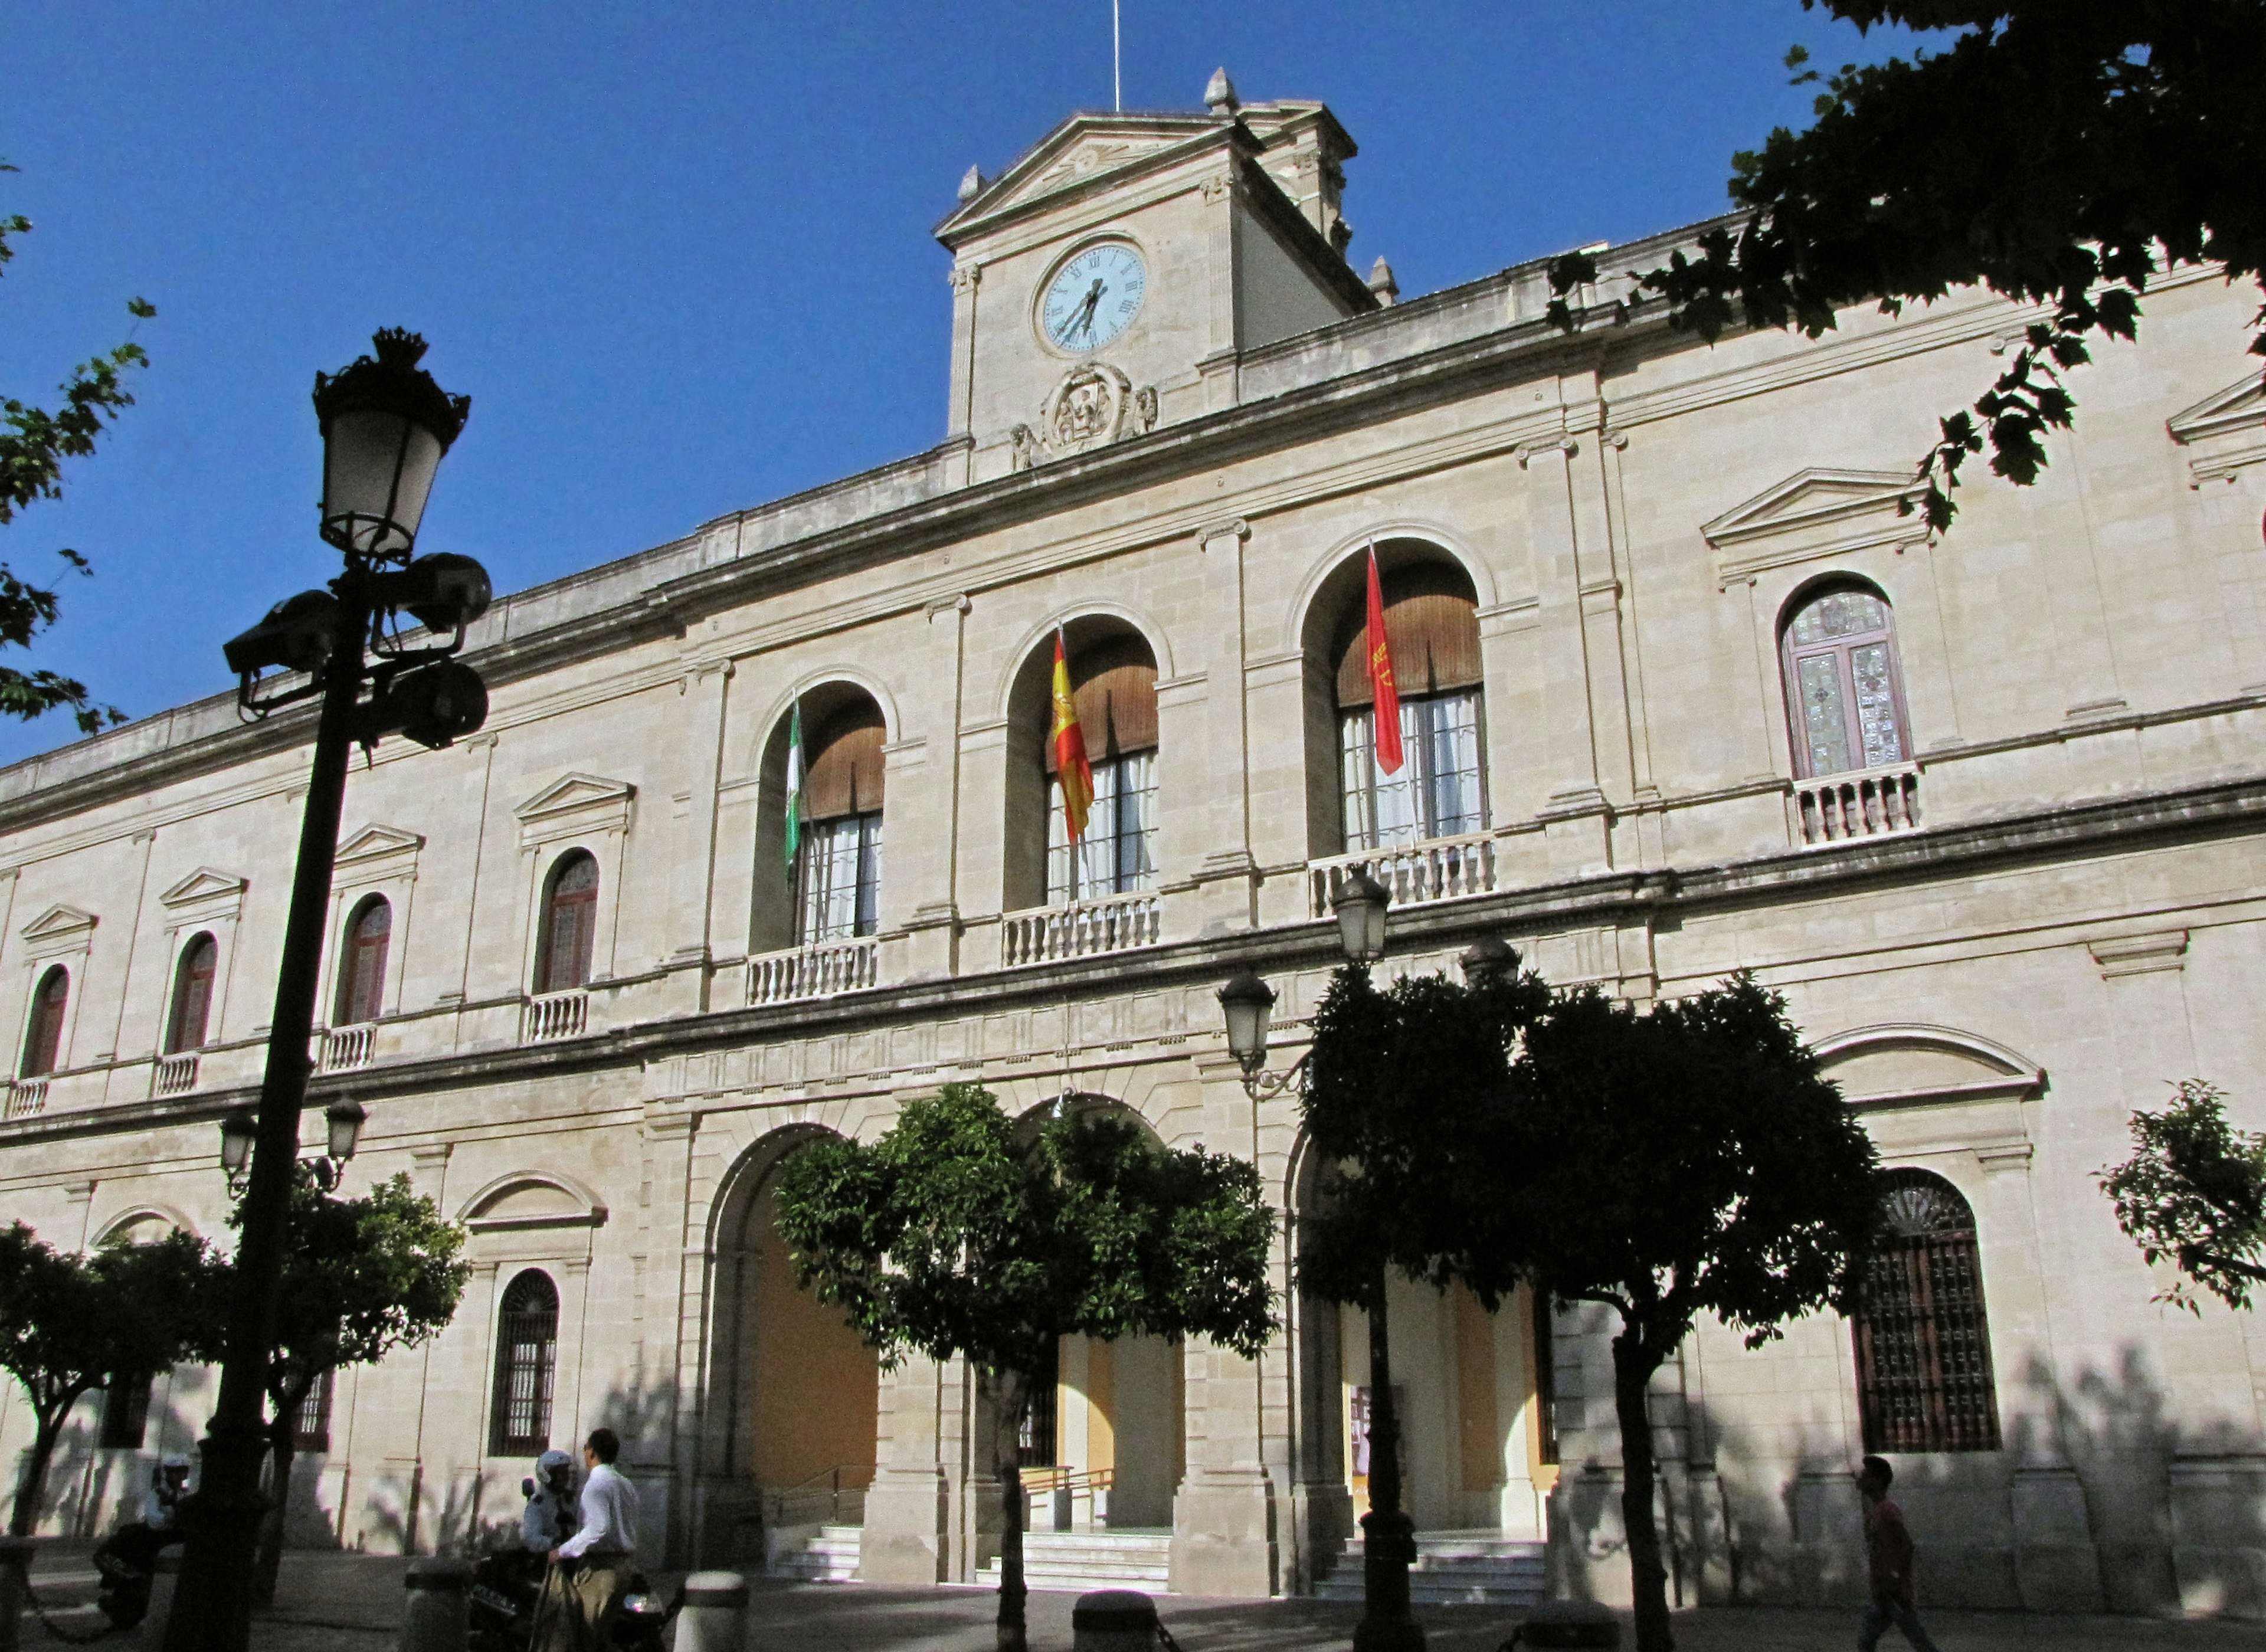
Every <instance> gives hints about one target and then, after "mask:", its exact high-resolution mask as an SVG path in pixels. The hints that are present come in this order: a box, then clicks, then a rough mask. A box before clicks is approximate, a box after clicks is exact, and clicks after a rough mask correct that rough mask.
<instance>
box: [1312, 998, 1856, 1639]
mask: <svg viewBox="0 0 2266 1652" xmlns="http://www.w3.org/2000/svg"><path fill="white" fill-rule="evenodd" d="M1311 1061H1312V1068H1311V1071H1312V1078H1311V1080H1310V1084H1309V1091H1308V1102H1307V1118H1308V1124H1309V1129H1310V1131H1311V1132H1312V1139H1313V1143H1314V1145H1315V1147H1316V1148H1317V1149H1318V1150H1320V1151H1326V1152H1327V1153H1328V1154H1330V1155H1331V1156H1332V1157H1334V1158H1338V1159H1342V1160H1345V1161H1347V1162H1346V1163H1345V1164H1344V1166H1343V1168H1342V1169H1341V1172H1340V1173H1338V1174H1337V1175H1336V1176H1335V1177H1334V1179H1333V1181H1332V1182H1331V1183H1330V1185H1329V1188H1328V1197H1327V1199H1326V1201H1325V1207H1324V1209H1323V1210H1322V1211H1321V1212H1319V1213H1318V1216H1317V1217H1315V1218H1307V1217H1302V1219H1301V1223H1300V1236H1301V1244H1300V1262H1299V1280H1300V1284H1301V1287H1302V1288H1303V1289H1306V1290H1316V1291H1319V1293H1321V1294H1325V1295H1328V1296H1331V1297H1334V1298H1335V1299H1337V1300H1340V1301H1349V1302H1360V1301H1363V1293H1362V1291H1361V1283H1362V1280H1363V1277H1364V1274H1363V1269H1364V1268H1375V1267H1376V1265H1377V1263H1378V1261H1380V1260H1381V1261H1386V1262H1389V1263H1390V1264H1391V1265H1392V1266H1393V1267H1395V1268H1400V1270H1401V1271H1402V1272H1404V1273H1406V1274H1407V1275H1409V1276H1412V1277H1416V1278H1421V1279H1428V1280H1429V1281H1430V1282H1431V1283H1434V1284H1436V1285H1439V1286H1443V1287H1444V1286H1446V1285H1448V1284H1450V1283H1463V1284H1464V1285H1466V1286H1467V1287H1468V1288H1470V1289H1471V1290H1473V1292H1475V1293H1476V1294H1477V1295H1478V1296H1479V1297H1480V1300H1481V1301H1482V1302H1484V1303H1485V1304H1486V1305H1488V1307H1489V1308H1490V1309H1493V1308H1495V1307H1496V1306H1497V1305H1499V1304H1500V1303H1501V1302H1502V1299H1503V1297H1505V1296H1507V1295H1508V1294H1509V1292H1510V1290H1512V1289H1513V1288H1514V1287H1515V1286H1517V1284H1519V1283H1522V1282H1524V1283H1527V1284H1530V1285H1531V1287H1532V1288H1533V1289H1534V1290H1536V1291H1538V1292H1539V1293H1544V1294H1546V1295H1547V1296H1548V1297H1552V1298H1554V1299H1555V1300H1557V1301H1561V1302H1597V1303H1602V1304H1604V1305H1606V1306H1608V1307H1610V1308H1612V1310H1613V1312H1615V1314H1616V1315H1617V1316H1618V1317H1619V1322H1620V1326H1619V1332H1618V1333H1617V1334H1616V1335H1615V1336H1614V1338H1613V1344H1612V1349H1613V1393H1614V1407H1615V1414H1616V1416H1617V1418H1618V1419H1619V1425H1620V1436H1621V1460H1622V1464H1623V1470H1624V1482H1623V1490H1622V1514H1623V1517H1624V1520H1625V1521H1626V1529H1627V1531H1628V1544H1629V1563H1630V1568H1631V1571H1632V1574H1633V1578H1634V1586H1635V1599H1636V1606H1637V1639H1638V1645H1639V1647H1640V1648H1641V1652H1666V1649H1667V1648H1670V1646H1671V1645H1672V1644H1673V1641H1672V1638H1671V1636H1670V1631H1669V1619H1668V1603H1667V1572H1666V1568H1664V1567H1663V1565H1662V1562H1661V1553H1660V1539H1659V1533H1658V1531H1657V1530H1656V1528H1655V1526H1654V1524H1653V1514H1652V1504H1653V1489H1654V1481H1655V1479H1656V1466H1655V1462H1654V1458H1653V1446H1652V1429H1651V1422H1650V1418H1649V1416H1648V1412H1647V1409H1646V1402H1645V1393H1646V1389H1647V1386H1648V1384H1649V1383H1650V1382H1651V1380H1652V1377H1653V1374H1654V1373H1655V1372H1656V1371H1658V1370H1659V1369H1660V1367H1661V1365H1662V1364H1663V1363H1664V1362H1665V1361H1666V1360H1667V1358H1668V1356H1670V1354H1672V1353H1673V1352H1674V1351H1675V1349H1676V1347H1677V1345H1678V1343H1679V1342H1681V1341H1683V1340H1684V1338H1685V1336H1687V1335H1689V1334H1691V1331H1692V1326H1693V1324H1694V1322H1695V1321H1696V1320H1697V1319H1698V1318H1699V1316H1700V1315H1701V1314H1703V1313H1707V1314H1713V1315H1714V1316H1715V1317H1716V1318H1717V1319H1721V1320H1722V1321H1723V1322H1724V1323H1726V1324H1728V1325H1730V1326H1733V1327H1737V1328H1739V1329H1742V1330H1743V1331H1745V1332H1746V1333H1747V1334H1748V1341H1749V1342H1750V1343H1751V1344H1756V1343H1760V1342H1763V1341H1768V1340H1770V1339H1772V1338H1773V1337H1775V1336H1777V1335H1779V1334H1780V1327H1782V1326H1783V1325H1784V1323H1785V1322H1786V1321H1787V1320H1788V1319H1795V1318H1796V1317H1798V1316H1800V1315H1802V1314H1805V1313H1809V1312H1814V1311H1816V1310H1817V1309H1820V1308H1824V1307H1829V1306H1841V1305H1846V1303H1847V1302H1848V1301H1849V1299H1850V1297H1851V1295H1852V1293H1853V1291H1854V1290H1855V1289H1856V1287H1857V1283H1858V1282H1859V1280H1860V1277H1861V1267H1862V1262H1863V1259H1864V1257H1865V1255H1866V1254H1868V1251H1869V1249H1870V1246H1871V1242H1872V1237H1873V1234H1874V1232H1875V1227H1876V1225H1877V1224H1878V1221H1879V1213H1880V1186H1879V1168H1878V1165H1877V1163H1876V1161H1875V1156H1874V1152H1873V1147H1872V1144H1871V1143H1870V1141H1869V1140H1868V1139H1867V1137H1866V1136H1865V1133H1864V1131H1863V1130H1862V1129H1860V1127H1859V1125H1858V1123H1857V1122H1856V1120H1855V1119H1854V1118H1853V1116H1852V1115H1850V1113H1849V1111H1848V1109H1847V1107H1846V1106H1844V1104H1843V1103H1842V1100H1841V1097H1840V1094H1839V1093H1838V1091H1837V1090H1835V1088H1834V1087H1833V1085H1831V1084H1830V1083H1829V1082H1827V1081H1826V1080H1825V1079H1824V1078H1823V1077H1821V1076H1820V1075H1819V1072H1818V1070H1817V1063H1816V1057H1814V1056H1812V1055H1811V1054H1810V1053H1809V1050H1808V1049H1806V1048H1805V1047H1804V1046H1803V1044H1802V1040H1801V1036H1800V1034H1798V1033H1797V1032H1796V1031H1795V1028H1794V1027H1793V1026H1792V1025H1791V1024H1790V1023H1789V1022H1788V1021H1787V1019H1786V1013H1785V1005H1784V1002H1783V1000H1781V999H1780V998H1778V997H1777V996H1776V995H1775V994H1773V993H1770V992H1766V991H1765V990H1763V989H1762V988H1761V987H1759V986H1758V985H1757V984H1756V983H1754V982H1753V981H1752V980H1751V979H1749V978H1746V977H1741V978H1739V979H1737V980H1736V981H1733V982H1731V983H1729V984H1727V985H1725V986H1722V987H1720V988H1716V989H1714V990H1710V991H1707V992H1702V993H1700V994H1698V995H1696V996H1694V997H1692V998H1683V999H1679V1000H1678V1001H1676V1002H1674V1003H1663V1004H1658V1005H1654V1006H1652V1007H1651V1008H1649V1009H1647V1010H1643V1011H1639V1010H1636V1009H1634V1008H1633V1007H1631V1006H1630V1005H1626V1004H1624V1003H1619V1002H1616V1001H1614V1000H1612V999H1611V998H1606V997H1605V996H1604V994H1603V993H1601V992H1599V991H1597V990H1596V989H1595V988H1582V989H1579V990H1572V991H1560V992H1552V991H1550V990H1548V989H1546V987H1545V985H1544V984H1543V983H1542V982H1541V980H1540V978H1539V976H1535V975H1533V974H1531V972H1530V973H1528V974H1526V975H1524V976H1520V977H1518V978H1517V979H1512V978H1510V976H1509V972H1506V976H1505V978H1504V979H1502V981H1500V982H1498V983H1495V984H1493V985H1481V986H1478V987H1463V986H1458V985H1455V984H1453V983H1450V982H1448V981H1445V980H1444V979H1441V978H1439V977H1437V976H1432V977H1419V978H1414V979H1409V980H1404V981H1401V982H1399V983H1395V984H1394V985H1393V986H1392V988H1391V989H1389V990H1385V991H1383V992H1379V991H1377V990H1375V989H1373V988H1372V987H1371V985H1370V983H1368V981H1367V979H1366V977H1365V976H1364V975H1363V973H1362V972H1359V971H1352V970H1348V971H1341V972H1340V975H1339V977H1338V980H1337V981H1336V982H1335V983H1334V984H1333V986H1332V989H1331V990H1330V993H1329V994H1328V995H1327V997H1326V998H1324V1000H1323V1003H1322V1005H1321V1007H1320V1009H1319V1012H1318V1013H1317V1015H1316V1018H1315V1023H1314V1047H1313V1054H1312V1058H1311Z"/></svg>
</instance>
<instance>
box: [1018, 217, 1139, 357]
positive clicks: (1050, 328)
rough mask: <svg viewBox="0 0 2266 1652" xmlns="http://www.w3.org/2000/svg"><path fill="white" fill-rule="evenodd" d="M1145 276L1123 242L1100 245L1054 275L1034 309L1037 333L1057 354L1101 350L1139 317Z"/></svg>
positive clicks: (1107, 242)
mask: <svg viewBox="0 0 2266 1652" xmlns="http://www.w3.org/2000/svg"><path fill="white" fill-rule="evenodd" d="M1148 289H1149V272H1148V270H1147V268H1146V267H1144V266H1143V264H1142V262H1141V254H1140V253H1139V252H1136V251H1135V250H1134V249H1133V247H1132V246H1130V245H1129V244H1127V243H1126V242H1123V241H1100V242H1097V243H1095V244H1094V245H1092V246H1089V247H1087V248H1086V249H1085V251H1083V252H1080V253H1078V256H1077V257H1075V258H1073V259H1071V261H1070V262H1069V263H1067V264H1065V265H1064V266H1063V267H1061V268H1060V269H1058V270H1056V272H1055V278H1054V280H1052V281H1049V282H1048V283H1047V291H1046V297H1045V300H1044V302H1043V303H1041V305H1040V306H1039V331H1040V332H1041V333H1044V334H1045V335H1046V340H1047V342H1048V343H1049V344H1051V345H1053V346H1054V347H1055V348H1056V349H1057V350H1066V351H1069V352H1070V353H1071V354H1072V355H1084V354H1085V353H1086V352H1087V351H1089V350H1098V349H1100V348H1101V347H1103V346H1104V345H1106V344H1108V343H1109V342H1111V341H1112V340H1115V338H1116V337H1117V336H1118V335H1119V334H1120V333H1123V332H1124V331H1125V329H1126V328H1128V327H1129V326H1131V325H1133V318H1134V317H1136V316H1137V315H1139V314H1140V313H1141V297H1142V295H1143V294H1144V293H1145V292H1147V291H1148Z"/></svg>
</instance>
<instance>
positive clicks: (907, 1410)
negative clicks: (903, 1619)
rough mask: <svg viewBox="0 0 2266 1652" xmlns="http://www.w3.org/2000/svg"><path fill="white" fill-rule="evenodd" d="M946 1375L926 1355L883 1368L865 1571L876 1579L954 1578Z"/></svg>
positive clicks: (861, 1554)
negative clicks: (949, 1566) (946, 1440)
mask: <svg viewBox="0 0 2266 1652" xmlns="http://www.w3.org/2000/svg"><path fill="white" fill-rule="evenodd" d="M943 1399H944V1385H943V1373H942V1371H940V1370H939V1368H938V1366H937V1363H936V1362H935V1361H933V1360H930V1359H925V1358H923V1357H921V1356H918V1355H914V1356H911V1357H910V1358H908V1359H907V1360H906V1361H905V1363H903V1365H901V1366H899V1367H898V1368H897V1369H896V1370H895V1371H884V1372H882V1373H881V1392H880V1394H879V1396H878V1400H879V1403H878V1405H877V1407H876V1412H877V1414H876V1417H875V1423H874V1428H875V1438H874V1484H873V1488H872V1489H871V1490H869V1491H868V1492H867V1493H866V1530H865V1533H864V1535H863V1537H862V1538H861V1539H860V1540H859V1548H858V1576H859V1580H860V1581H861V1582H864V1583H900V1584H926V1583H946V1582H948V1581H950V1578H951V1574H950V1572H949V1570H948V1569H947V1560H948V1556H947V1546H948V1545H947V1530H948V1527H949V1524H950V1521H949V1508H950V1488H949V1486H948V1484H947V1476H946V1473H945V1462H944V1441H943V1438H942V1428H941V1425H942V1422H943Z"/></svg>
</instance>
